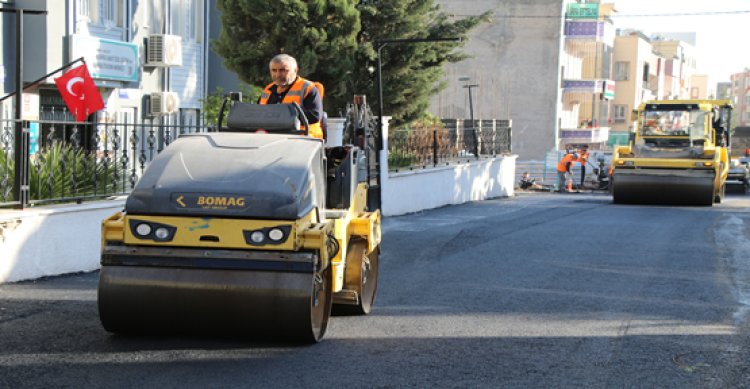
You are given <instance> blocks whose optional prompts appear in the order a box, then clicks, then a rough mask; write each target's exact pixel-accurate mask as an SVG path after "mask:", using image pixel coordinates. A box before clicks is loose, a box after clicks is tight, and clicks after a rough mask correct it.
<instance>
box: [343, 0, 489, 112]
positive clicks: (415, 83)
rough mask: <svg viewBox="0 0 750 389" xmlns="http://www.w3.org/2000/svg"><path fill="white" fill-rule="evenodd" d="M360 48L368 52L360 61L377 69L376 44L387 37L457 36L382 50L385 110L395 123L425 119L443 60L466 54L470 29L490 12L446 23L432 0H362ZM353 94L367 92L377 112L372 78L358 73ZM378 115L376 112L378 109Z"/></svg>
mask: <svg viewBox="0 0 750 389" xmlns="http://www.w3.org/2000/svg"><path fill="white" fill-rule="evenodd" d="M359 10H360V13H361V19H362V31H361V33H360V35H359V42H360V44H368V45H370V47H371V50H369V51H360V52H359V61H358V62H365V61H367V62H368V63H369V64H370V65H369V66H368V67H372V68H375V66H376V59H377V58H376V55H377V53H376V50H377V47H375V46H376V42H377V41H380V40H385V39H430V38H431V39H435V38H459V39H460V41H458V42H456V41H453V42H425V43H392V44H388V45H387V46H385V47H383V48H382V50H381V64H382V72H381V75H382V83H383V105H384V108H383V111H384V113H385V114H386V115H389V116H392V117H393V121H392V123H393V124H394V125H399V124H402V123H408V122H411V121H412V120H414V119H418V118H421V117H423V116H424V115H425V113H426V110H427V107H428V105H429V99H430V96H432V95H434V94H435V93H437V92H439V91H440V90H441V89H443V88H445V84H444V83H439V82H438V81H439V80H440V78H441V76H442V75H443V65H444V64H445V63H446V62H458V61H460V60H462V59H464V58H466V56H465V55H464V54H462V53H461V52H460V51H459V50H458V49H459V48H460V47H463V45H464V44H465V42H466V39H467V37H468V34H469V32H470V31H471V29H472V28H474V27H475V26H477V25H478V24H479V23H480V22H482V21H484V20H487V19H488V18H489V15H490V13H489V12H486V13H484V14H482V15H479V16H473V17H466V18H463V19H459V20H457V21H450V20H449V19H450V18H449V15H446V14H445V13H443V12H441V11H440V8H439V6H437V5H435V1H434V0H362V1H361V2H360V6H359ZM357 70H358V71H359V74H360V75H359V76H358V77H356V78H355V81H354V82H355V85H354V90H355V91H359V90H362V91H366V94H367V95H368V96H372V98H370V99H369V101H370V105H372V106H373V107H374V109H377V95H376V92H377V87H376V85H375V83H376V82H377V80H376V78H375V76H374V75H373V76H372V77H366V75H365V74H363V73H362V70H363V69H361V68H360V69H357ZM376 112H377V111H376Z"/></svg>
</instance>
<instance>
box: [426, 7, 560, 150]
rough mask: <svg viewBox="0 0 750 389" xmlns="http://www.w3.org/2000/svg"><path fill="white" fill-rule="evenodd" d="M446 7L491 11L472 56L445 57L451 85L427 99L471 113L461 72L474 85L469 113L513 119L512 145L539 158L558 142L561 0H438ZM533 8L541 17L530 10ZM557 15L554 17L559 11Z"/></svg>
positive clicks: (461, 114) (440, 110)
mask: <svg viewBox="0 0 750 389" xmlns="http://www.w3.org/2000/svg"><path fill="white" fill-rule="evenodd" d="M437 3H438V4H440V6H441V8H442V9H443V10H444V11H445V12H446V13H448V14H452V15H455V16H456V17H461V16H463V15H478V14H481V13H482V12H484V11H487V10H490V11H493V12H494V17H493V19H492V22H491V23H485V24H482V25H480V26H479V27H477V28H476V29H475V30H474V32H473V33H472V34H471V36H470V39H469V41H468V42H467V43H466V46H465V52H466V53H468V54H469V55H471V56H472V58H470V59H467V60H464V61H461V62H459V63H456V64H448V65H446V79H445V81H446V82H447V84H448V87H447V88H446V89H445V90H444V91H442V92H441V93H440V94H439V95H437V96H435V97H433V98H432V100H431V105H430V111H431V112H432V113H433V114H435V115H437V116H438V117H456V118H467V119H468V118H469V116H470V113H469V101H468V93H467V88H463V87H462V84H464V82H461V81H458V78H459V77H461V76H469V77H470V78H471V81H469V83H471V84H479V87H477V88H474V89H473V91H474V93H475V95H474V117H475V118H477V119H498V118H511V119H513V152H514V153H516V154H518V155H519V159H521V160H527V159H540V158H542V157H543V156H544V153H545V152H546V151H548V150H550V149H552V148H554V147H555V146H556V134H557V132H558V118H557V116H558V101H559V93H560V88H559V86H560V53H561V42H562V27H563V26H562V23H563V4H562V3H563V1H562V0H535V1H531V2H530V1H526V0H477V1H470V2H467V1H465V0H438V1H437ZM534 16H538V17H534ZM558 16H559V17H558Z"/></svg>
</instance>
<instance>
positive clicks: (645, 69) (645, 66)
mask: <svg viewBox="0 0 750 389" xmlns="http://www.w3.org/2000/svg"><path fill="white" fill-rule="evenodd" d="M649 70H651V65H649V64H648V63H644V64H643V82H648V76H649Z"/></svg>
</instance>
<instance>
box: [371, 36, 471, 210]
mask: <svg viewBox="0 0 750 389" xmlns="http://www.w3.org/2000/svg"><path fill="white" fill-rule="evenodd" d="M460 41H461V38H408V39H381V40H376V41H375V51H376V52H377V69H376V70H377V83H378V85H377V87H378V134H377V139H376V144H375V145H376V146H375V149H376V153H375V163H376V165H377V166H376V169H377V171H378V176H377V178H376V180H377V204H376V205H377V208H380V207H381V194H382V190H381V188H380V151H381V150H382V149H383V74H382V73H383V66H382V62H381V55H380V53H381V51H382V50H383V48H384V47H385V46H387V45H389V44H391V43H393V44H412V43H424V42H460Z"/></svg>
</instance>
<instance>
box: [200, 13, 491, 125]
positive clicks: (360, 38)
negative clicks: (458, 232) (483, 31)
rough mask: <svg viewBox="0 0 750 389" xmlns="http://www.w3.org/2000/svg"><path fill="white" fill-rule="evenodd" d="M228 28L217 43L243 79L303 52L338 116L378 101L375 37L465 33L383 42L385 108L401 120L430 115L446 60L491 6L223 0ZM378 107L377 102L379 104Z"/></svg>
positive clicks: (305, 70) (302, 60)
mask: <svg viewBox="0 0 750 389" xmlns="http://www.w3.org/2000/svg"><path fill="white" fill-rule="evenodd" d="M218 6H219V9H220V11H221V12H222V30H221V34H220V36H219V39H217V40H216V41H214V42H213V49H214V50H215V51H216V53H217V54H219V55H220V56H222V57H224V59H225V64H226V66H227V67H228V68H229V69H231V70H233V71H235V72H236V73H237V74H238V76H239V77H240V79H242V80H243V81H244V82H246V83H248V84H251V85H257V86H265V85H266V84H267V83H268V82H270V76H269V71H268V61H269V60H270V59H271V57H273V56H274V55H276V54H278V53H282V52H283V53H287V54H290V55H292V56H294V57H295V58H296V59H297V62H298V65H299V67H300V75H302V76H303V77H305V78H308V79H310V80H314V81H320V82H322V83H323V85H325V87H326V97H325V107H326V110H327V111H328V112H329V113H330V114H331V116H336V115H338V113H339V112H340V111H343V109H344V107H345V106H346V103H348V102H351V101H352V96H353V95H354V94H364V95H367V96H368V97H369V100H368V101H369V103H370V105H371V106H375V105H376V102H377V96H376V84H375V81H376V80H375V73H374V71H373V69H374V68H375V65H376V47H375V42H376V41H378V40H382V39H408V38H443V37H456V38H463V41H462V42H429V43H419V44H408V45H406V44H400V45H389V46H388V47H387V48H385V49H383V51H382V56H381V62H382V64H383V66H382V69H383V71H382V74H383V91H384V96H385V98H384V111H385V112H386V114H388V115H390V116H393V120H394V123H395V124H399V123H404V122H409V121H411V120H414V119H417V118H420V117H422V116H424V115H425V113H426V109H427V106H428V105H429V99H430V96H431V95H433V94H434V93H435V92H437V91H439V90H440V89H442V88H444V87H445V85H443V84H441V83H439V80H440V77H441V76H442V74H443V68H442V66H443V64H445V63H446V62H455V61H459V60H461V59H463V58H465V55H464V54H462V53H461V52H459V51H457V49H458V48H460V47H462V46H463V45H464V44H465V39H466V37H467V36H468V33H469V32H470V30H471V29H472V28H473V27H475V26H476V25H478V24H479V23H480V22H481V21H482V20H485V19H486V18H487V17H488V16H489V13H485V14H483V15H480V16H474V17H467V18H463V19H460V20H457V21H450V18H449V17H448V15H446V14H444V13H443V12H441V11H440V9H439V7H438V6H437V5H435V1H434V0H309V1H302V0H277V1H273V2H268V1H265V0H218ZM374 108H375V109H376V108H377V107H374Z"/></svg>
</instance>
